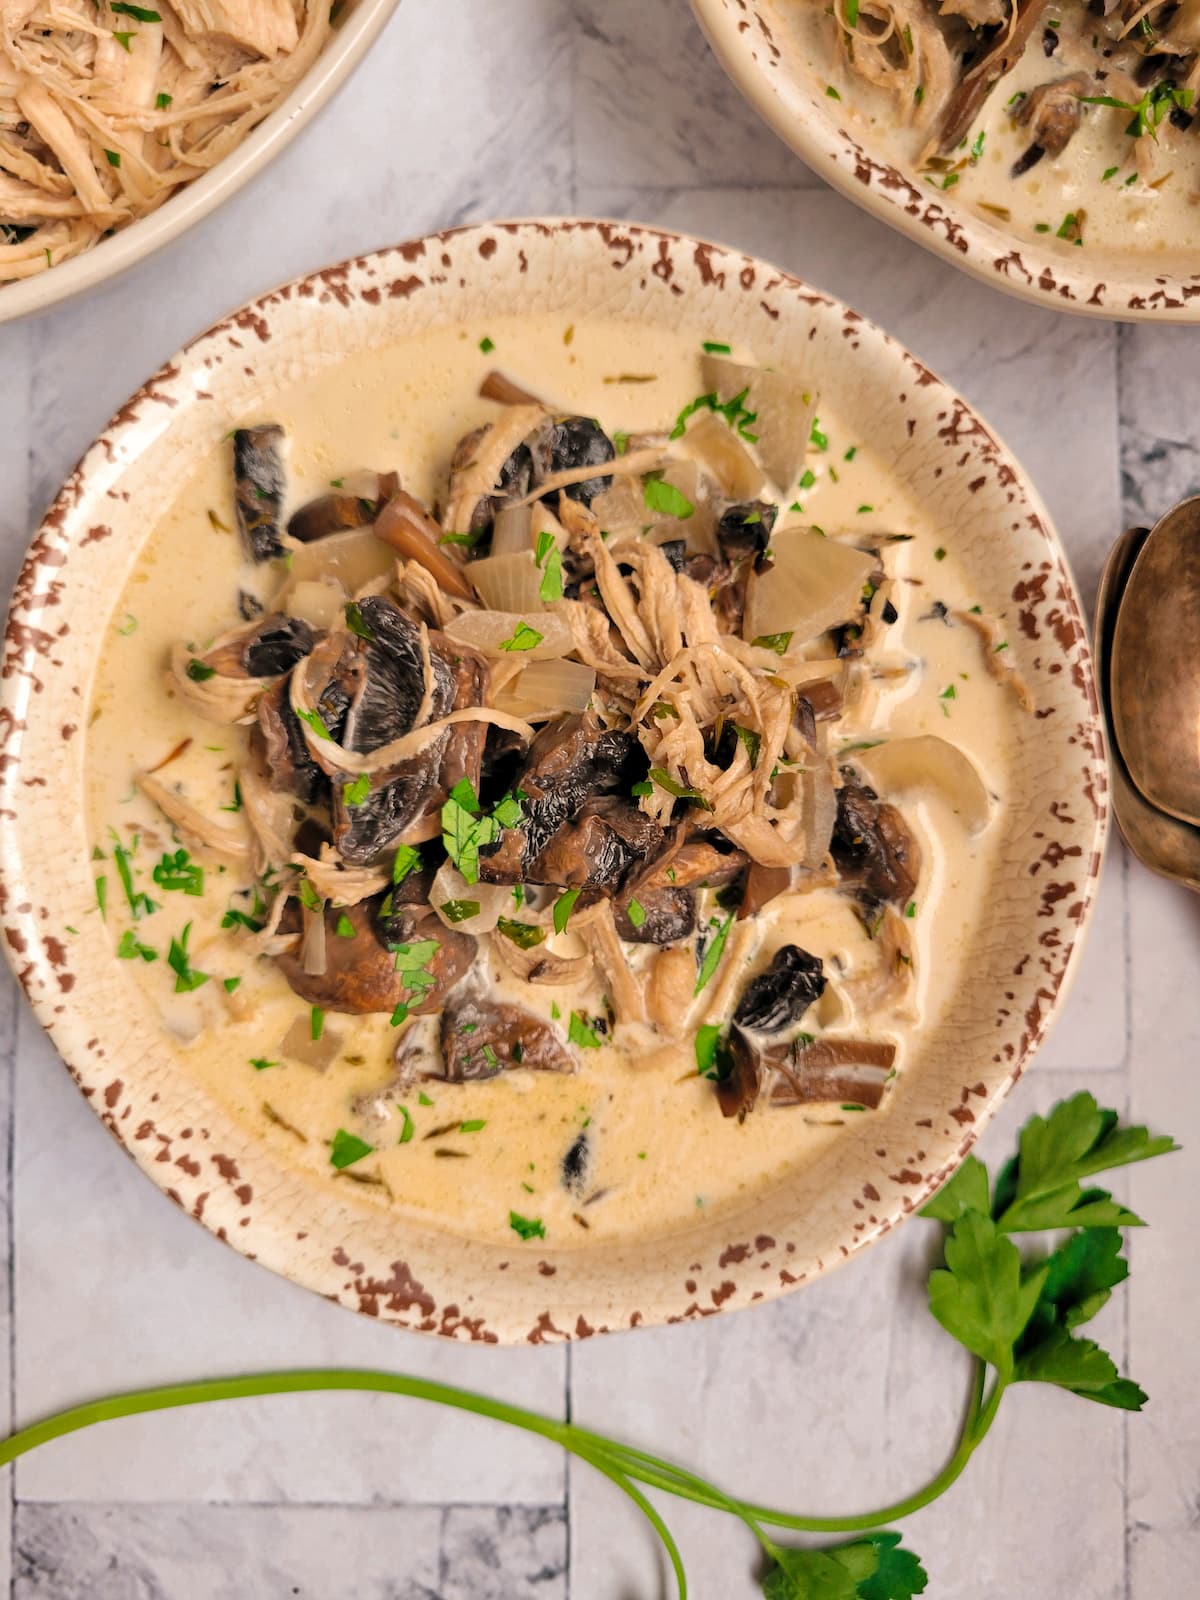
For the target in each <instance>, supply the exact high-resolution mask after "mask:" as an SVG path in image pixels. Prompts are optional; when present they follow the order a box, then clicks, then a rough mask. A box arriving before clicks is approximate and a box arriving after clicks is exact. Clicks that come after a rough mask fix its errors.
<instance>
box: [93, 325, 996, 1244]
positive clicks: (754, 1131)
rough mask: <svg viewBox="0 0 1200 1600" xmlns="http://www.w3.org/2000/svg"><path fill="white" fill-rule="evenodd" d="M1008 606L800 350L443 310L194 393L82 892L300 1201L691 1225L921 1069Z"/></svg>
mask: <svg viewBox="0 0 1200 1600" xmlns="http://www.w3.org/2000/svg"><path fill="white" fill-rule="evenodd" d="M481 390H482V392H481ZM1006 649H1007V640H1006V639H1005V637H1004V634H1003V630H1002V627H1001V626H1000V624H999V623H998V622H997V621H995V620H994V619H992V618H990V617H988V616H986V615H985V614H984V613H983V612H982V611H981V610H980V608H979V605H978V604H977V601H976V597H975V595H974V594H973V593H972V591H971V588H970V586H969V584H968V583H967V582H966V580H965V578H964V575H963V573H962V572H961V571H960V570H959V568H958V566H957V565H956V561H955V554H954V530H953V529H951V528H943V527H938V526H936V525H933V524H931V523H930V521H929V520H928V518H927V516H926V515H925V514H924V513H923V511H922V508H921V506H920V505H918V504H916V503H915V502H914V501H913V499H911V498H910V496H909V495H908V493H907V492H906V489H905V485H904V482H903V479H902V477H901V475H900V474H899V472H898V471H897V466H896V464H895V463H893V462H889V461H884V460H881V459H879V458H878V457H877V456H876V455H875V454H874V453H873V452H872V448H871V442H870V440H869V439H865V438H861V437H856V436H855V435H854V434H853V432H851V431H850V430H849V429H848V428H847V426H846V425H844V424H843V421H842V419H841V418H839V417H838V416H837V415H836V414H835V413H833V412H831V411H830V410H828V409H827V408H826V407H825V406H823V405H822V403H821V398H820V396H819V395H818V394H817V393H815V392H813V391H812V390H811V389H810V388H809V387H808V385H807V383H806V380H805V376H804V374H803V373H802V372H797V373H782V372H777V371H768V370H763V369H759V368H758V367H756V366H755V364H754V352H753V351H752V350H749V349H736V348H735V349H732V350H730V349H729V348H728V347H727V346H726V345H724V344H723V343H721V341H720V330H714V332H713V337H712V340H711V341H709V342H708V343H707V344H705V345H704V346H703V348H701V347H700V346H698V345H697V344H696V343H695V342H694V341H693V340H692V339H691V338H690V337H685V336H684V335H682V334H679V333H673V332H669V331H666V330H662V329H653V328H648V327H646V326H643V325H641V324H637V325H633V324H628V325H627V324H622V323H614V322H605V321H602V320H588V321H582V322H579V323H578V324H576V325H574V326H572V327H568V326H565V325H564V323H563V321H562V320H561V319H558V318H554V319H551V318H541V319H539V318H537V317H530V318H525V319H521V320H519V321H518V320H501V319H497V320H496V321H495V323H493V324H491V325H489V326H487V327H479V328H472V329H469V330H438V331H434V332H430V333H428V334H426V335H424V336H422V337H420V338H416V339H412V340H410V341H408V342H406V343H404V344H402V345H398V346H396V347H393V348H388V349H382V350H379V351H378V352H375V353H373V354H372V356H371V357H370V358H369V359H367V358H362V359H357V358H356V359H355V360H354V361H351V362H348V363H346V364H345V365H343V366H342V367H340V368H337V369H335V370H333V371H332V372H329V373H324V374H322V375H321V376H320V378H319V379H315V380H313V381H311V382H309V383H304V384H300V385H297V386H296V387H295V388H293V389H291V390H289V391H288V392H287V394H286V395H284V396H281V397H278V398H277V399H276V400H275V401H274V402H272V405H271V408H270V411H269V413H264V414H261V415H248V416H231V417H228V418H217V419H214V425H213V430H212V436H211V442H210V445H209V448H208V450H207V453H206V454H205V455H204V456H203V458H201V459H198V460H197V461H196V463H195V469H194V472H193V473H192V474H191V477H190V481H189V482H188V484H187V487H186V489H185V490H184V492H183V493H182V494H181V495H180V496H179V499H178V501H177V502H176V503H175V504H173V505H170V506H164V507H163V512H162V516H161V519H160V521H159V523H158V525H157V526H156V527H155V528H154V529H153V530H152V531H151V532H150V534H149V536H148V538H147V541H146V544H145V547H144V549H143V551H142V553H141V555H140V557H139V559H138V561H137V564H136V569H135V570H134V572H133V574H132V577H131V578H130V581H129V583H128V585H127V587H126V589H125V592H124V593H123V594H122V595H121V596H120V598H119V599H118V600H117V603H116V604H115V606H114V609H113V614H112V619H111V626H110V628H109V630H108V636H107V643H106V646H105V649H104V652H103V656H102V659H101V660H100V662H99V666H98V670H97V673H96V678H95V684H94V689H93V697H92V707H91V719H90V725H89V735H88V737H89V754H88V771H89V789H88V807H89V817H90V826H91V833H92V838H93V841H94V873H95V878H96V886H97V906H96V909H95V911H94V913H93V916H94V918H95V921H96V925H97V928H98V927H99V925H100V924H101V923H102V924H103V926H104V930H105V936H106V937H108V938H110V939H111V941H112V945H113V950H114V959H115V960H117V961H119V964H120V967H121V970H122V972H123V974H124V976H125V977H126V979H127V986H128V1000H129V1005H130V1006H131V1007H136V1008H142V1009H143V1010H145V1011H147V1012H149V1013H150V1014H151V1015H152V1016H154V1017H155V1018H157V1019H158V1022H159V1024H160V1027H161V1035H162V1039H163V1045H164V1049H168V1050H169V1051H170V1053H171V1056H172V1059H173V1062H174V1065H175V1069H176V1070H177V1071H178V1073H179V1074H180V1075H182V1076H184V1077H185V1078H187V1079H189V1080H191V1081H193V1082H195V1083H196V1084H197V1085H198V1086H201V1087H202V1088H203V1089H204V1091H205V1092H207V1093H209V1094H211V1095H213V1096H214V1097H215V1098H216V1099H217V1100H218V1101H219V1102H220V1103H221V1104H222V1105H224V1106H225V1107H227V1108H228V1109H229V1110H230V1111H231V1113H232V1114H234V1115H235V1116H236V1117H238V1118H240V1119H241V1120H242V1121H243V1122H244V1123H245V1124H246V1125H247V1126H248V1127H249V1128H251V1129H253V1130H254V1132H255V1134H256V1136H257V1137H260V1138H261V1139H263V1140H265V1141H269V1142H270V1143H271V1145H272V1146H273V1147H274V1148H275V1150H276V1151H277V1152H278V1153H279V1154H280V1155H281V1156H283V1157H286V1158H288V1159H289V1160H290V1161H292V1162H293V1163H295V1165H296V1166H297V1167H299V1168H301V1169H303V1170H304V1171H305V1172H307V1173H308V1174H310V1175H311V1179H312V1183H313V1185H314V1203H318V1204H319V1199H318V1198H317V1196H318V1195H319V1189H320V1186H321V1185H323V1184H328V1183H336V1184H345V1183H355V1184H357V1185H359V1186H360V1188H361V1194H362V1196H363V1197H364V1198H367V1199H369V1200H370V1201H373V1202H375V1203H378V1204H379V1205H380V1206H382V1207H385V1208H390V1209H391V1210H393V1211H394V1212H395V1213H397V1214H399V1215H403V1214H412V1215H420V1216H421V1217H423V1218H425V1219H427V1220H433V1221H436V1222H437V1223H439V1224H441V1225H444V1226H445V1227H446V1228H447V1229H452V1230H455V1231H458V1232H462V1233H466V1234H470V1235H474V1236H483V1237H489V1238H492V1239H496V1240H503V1239H507V1240H509V1241H511V1242H512V1243H513V1245H514V1248H517V1247H520V1245H521V1241H525V1242H526V1243H528V1244H529V1245H530V1247H533V1248H536V1241H537V1240H539V1239H541V1238H546V1239H547V1240H552V1241H553V1243H554V1244H555V1246H557V1247H570V1246H572V1245H576V1246H579V1247H586V1246H587V1245H588V1243H589V1242H591V1241H596V1240H604V1239H613V1238H617V1237H620V1236H633V1235H637V1234H644V1233H645V1232H646V1231H647V1230H650V1229H652V1230H654V1231H656V1232H658V1231H663V1230H672V1229H674V1230H678V1229H686V1228H687V1227H688V1226H689V1225H691V1224H693V1223H694V1221H695V1218H696V1215H697V1212H698V1210H700V1209H704V1210H705V1211H708V1210H712V1209H714V1208H724V1209H734V1208H740V1207H742V1206H744V1205H747V1204H749V1203H750V1202H751V1201H752V1200H753V1199H754V1198H755V1196H756V1195H757V1194H759V1193H761V1191H762V1190H763V1188H764V1186H771V1185H773V1184H775V1183H777V1182H779V1181H781V1180H782V1179H783V1178H784V1176H785V1175H786V1174H787V1173H789V1172H790V1171H792V1170H793V1169H794V1168H795V1166H796V1165H797V1163H803V1162H806V1161H808V1160H810V1159H811V1158H812V1157H813V1155H814V1154H815V1153H816V1152H818V1151H819V1150H820V1149H821V1148H822V1147H823V1146H824V1145H826V1144H827V1143H828V1142H829V1141H832V1140H836V1139H837V1138H838V1137H839V1130H840V1129H842V1128H843V1127H845V1125H846V1124H847V1123H848V1122H849V1121H850V1119H852V1118H860V1117H871V1116H872V1115H874V1114H875V1112H876V1109H877V1108H878V1107H879V1106H880V1105H881V1104H884V1103H886V1099H887V1096H888V1095H890V1094H893V1093H895V1084H896V1083H897V1081H898V1080H899V1078H900V1077H901V1076H902V1075H903V1074H904V1073H905V1072H906V1071H909V1070H919V1065H918V1064H917V1063H918V1057H919V1039H920V1031H921V1029H922V1027H923V1026H925V1025H927V1024H929V1023H930V1022H931V1021H933V1020H935V1019H937V1018H938V1017H939V1016H940V1015H941V1014H942V1013H943V1012H944V1011H945V1008H946V1007H947V1006H948V1005H949V1004H950V1003H951V997H952V996H954V995H955V993H956V991H957V990H958V989H959V987H960V983H961V976H962V975H961V973H960V961H961V952H963V951H964V950H965V949H966V948H967V947H968V946H969V944H970V942H971V933H972V930H973V929H974V928H975V927H976V926H977V925H978V923H979V921H980V919H981V918H983V917H985V916H986V914H987V912H986V906H987V900H988V894H987V886H988V883H989V878H990V873H991V870H992V861H993V853H994V844H993V841H994V839H995V837H996V835H997V833H998V829H997V827H996V826H995V817H996V814H997V812H998V811H999V809H1000V808H1002V807H1003V806H1004V803H1005V794H1006V789H1007V786H1008V772H1009V766H1010V758H1011V752H1012V750H1013V747H1014V742H1015V740H1016V739H1018V738H1019V737H1020V736H1021V727H1022V721H1023V719H1024V718H1025V716H1026V714H1027V710H1028V696H1027V693H1026V690H1025V687H1024V685H1023V684H1022V683H1021V681H1020V679H1019V678H1018V677H1017V676H1016V674H1015V673H1013V672H1012V671H1011V670H1010V669H1009V667H1008V657H1007V655H1006Z"/></svg>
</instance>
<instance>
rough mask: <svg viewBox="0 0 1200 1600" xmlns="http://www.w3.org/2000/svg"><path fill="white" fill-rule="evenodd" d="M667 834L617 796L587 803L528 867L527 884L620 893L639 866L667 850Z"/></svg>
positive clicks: (558, 831)
mask: <svg viewBox="0 0 1200 1600" xmlns="http://www.w3.org/2000/svg"><path fill="white" fill-rule="evenodd" d="M662 843H663V831H662V829H661V828H660V827H659V825H658V823H657V822H655V821H653V820H652V819H651V818H650V817H647V816H645V815H643V813H642V812H641V811H639V810H638V808H637V807H636V806H635V805H633V804H632V803H631V802H630V801H628V800H622V799H621V798H620V797H619V796H618V795H601V796H600V797H599V798H597V799H595V800H588V801H587V802H586V803H585V804H584V806H583V807H582V809H581V810H580V812H579V815H578V817H577V818H576V819H575V820H574V821H571V822H565V823H563V825H562V827H560V828H558V829H557V830H556V831H555V832H554V833H553V834H552V835H551V837H550V839H549V840H548V842H547V844H546V846H545V848H544V849H543V850H541V851H540V852H539V853H538V854H537V856H535V857H534V859H533V860H532V861H531V862H529V864H528V866H527V867H526V869H525V870H526V882H528V883H552V884H558V885H559V886H560V887H562V888H564V889H591V890H598V891H600V892H602V893H604V894H610V895H611V894H615V893H616V892H617V890H618V889H619V888H620V887H621V885H622V884H623V883H624V882H625V879H626V878H627V877H628V876H629V873H630V872H631V870H632V869H633V868H634V867H635V866H636V865H637V864H638V862H640V861H647V860H650V859H651V858H652V857H653V856H655V855H656V854H657V853H658V851H659V850H661V849H662Z"/></svg>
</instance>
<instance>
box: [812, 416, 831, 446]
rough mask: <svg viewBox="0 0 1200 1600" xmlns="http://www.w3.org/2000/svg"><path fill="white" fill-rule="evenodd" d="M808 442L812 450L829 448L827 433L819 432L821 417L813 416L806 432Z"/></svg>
mask: <svg viewBox="0 0 1200 1600" xmlns="http://www.w3.org/2000/svg"><path fill="white" fill-rule="evenodd" d="M808 442H809V444H811V445H812V447H813V449H814V450H828V449H829V438H828V435H826V434H824V433H822V432H821V419H820V418H819V417H814V418H813V420H812V427H811V428H810V430H809V434H808Z"/></svg>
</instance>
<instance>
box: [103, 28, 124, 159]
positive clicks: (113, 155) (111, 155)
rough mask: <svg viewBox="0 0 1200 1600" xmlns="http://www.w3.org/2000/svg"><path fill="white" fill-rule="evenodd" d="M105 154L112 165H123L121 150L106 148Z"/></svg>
mask: <svg viewBox="0 0 1200 1600" xmlns="http://www.w3.org/2000/svg"><path fill="white" fill-rule="evenodd" d="M126 48H127V49H128V46H126ZM104 155H105V158H106V159H107V161H108V164H109V166H110V167H119V166H120V165H121V154H120V151H118V150H106V151H105V152H104Z"/></svg>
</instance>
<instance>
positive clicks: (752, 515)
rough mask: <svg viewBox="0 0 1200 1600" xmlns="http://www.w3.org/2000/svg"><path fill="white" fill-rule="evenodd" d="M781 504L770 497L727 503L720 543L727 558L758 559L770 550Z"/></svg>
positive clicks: (731, 559)
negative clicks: (772, 531) (768, 547)
mask: <svg viewBox="0 0 1200 1600" xmlns="http://www.w3.org/2000/svg"><path fill="white" fill-rule="evenodd" d="M778 515H779V507H778V506H777V505H773V504H772V503H771V502H770V501H769V500H742V501H739V502H738V504H737V505H732V506H727V507H726V508H725V510H724V511H723V512H722V513H721V518H720V521H719V522H718V523H717V543H718V544H719V545H720V547H721V554H722V555H723V556H724V557H725V559H726V560H727V561H744V560H746V559H747V558H750V557H753V558H755V559H757V558H758V557H759V556H761V555H764V554H765V553H766V548H767V546H768V545H769V544H770V542H771V530H772V529H773V528H774V526H775V518H776V517H777V516H778Z"/></svg>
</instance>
